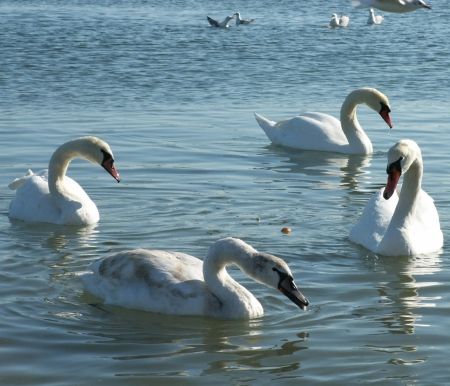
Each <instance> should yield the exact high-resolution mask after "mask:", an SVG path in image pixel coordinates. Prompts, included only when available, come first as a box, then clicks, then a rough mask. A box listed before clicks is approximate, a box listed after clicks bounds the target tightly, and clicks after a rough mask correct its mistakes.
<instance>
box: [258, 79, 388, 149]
mask: <svg viewBox="0 0 450 386" xmlns="http://www.w3.org/2000/svg"><path fill="white" fill-rule="evenodd" d="M362 103H364V104H366V105H367V106H369V107H370V108H371V109H373V110H375V111H377V112H378V113H379V114H380V115H381V117H382V118H383V119H384V120H385V122H386V123H387V124H388V125H389V127H390V128H392V123H391V118H390V116H389V113H390V112H391V109H390V107H389V100H388V98H387V97H386V96H385V95H384V94H383V93H381V92H380V91H378V90H376V89H374V88H360V89H357V90H354V91H352V92H351V93H350V94H348V95H347V97H346V98H345V100H344V103H343V104H342V107H341V116H340V118H341V120H340V121H339V120H337V119H336V118H334V117H333V116H331V115H328V114H323V113H304V114H302V115H299V116H296V117H294V118H291V119H286V120H284V121H280V122H273V121H271V120H269V119H267V118H265V117H263V116H261V115H259V114H257V113H255V118H256V120H257V122H258V124H259V126H261V128H262V129H263V130H264V132H265V133H266V135H267V136H268V137H269V139H270V140H271V141H272V142H273V143H274V144H275V145H281V146H286V147H291V148H295V149H303V150H320V151H332V152H338V153H344V154H370V153H372V152H373V148H372V143H371V142H370V139H369V137H368V136H367V135H366V133H365V132H364V130H363V128H362V127H361V126H360V124H359V122H358V118H357V117H356V109H357V107H358V105H359V104H362Z"/></svg>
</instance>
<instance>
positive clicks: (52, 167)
mask: <svg viewBox="0 0 450 386" xmlns="http://www.w3.org/2000/svg"><path fill="white" fill-rule="evenodd" d="M76 157H80V158H84V159H87V160H88V161H91V162H93V163H97V164H99V165H101V166H102V167H103V168H105V170H106V171H107V172H108V173H109V174H111V176H113V177H114V179H115V180H116V181H117V182H119V181H120V176H119V173H118V172H117V170H116V168H115V167H114V158H113V154H112V151H111V148H110V147H109V145H108V144H107V143H106V142H104V141H102V140H101V139H100V138H96V137H82V138H78V139H75V140H73V141H69V142H66V143H64V144H63V145H61V146H60V147H58V148H57V149H56V151H55V152H54V153H53V155H52V157H51V159H50V162H49V165H48V171H47V170H44V171H41V172H39V173H37V174H34V173H33V172H32V171H31V170H29V171H28V174H27V175H25V176H24V177H20V178H16V179H15V180H14V181H13V182H11V183H10V184H9V187H10V188H11V189H12V190H17V191H16V195H15V197H14V198H13V200H12V201H11V204H10V206H9V216H10V217H11V218H15V219H19V220H23V221H27V222H45V223H51V224H64V225H89V224H94V223H96V222H98V220H99V218H100V216H99V213H98V209H97V206H96V205H95V204H94V202H93V201H92V200H91V199H90V198H89V196H88V195H87V194H86V192H85V191H84V190H83V188H82V187H81V186H80V185H79V184H78V183H77V182H76V181H74V180H73V179H71V178H70V177H67V176H66V171H67V168H68V166H69V163H70V162H71V161H72V159H74V158H76Z"/></svg>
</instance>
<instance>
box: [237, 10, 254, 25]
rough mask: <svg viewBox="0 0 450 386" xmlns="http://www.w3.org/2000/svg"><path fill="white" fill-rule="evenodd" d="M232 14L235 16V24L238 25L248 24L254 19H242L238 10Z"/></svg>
mask: <svg viewBox="0 0 450 386" xmlns="http://www.w3.org/2000/svg"><path fill="white" fill-rule="evenodd" d="M234 16H235V17H236V25H237V26H239V25H241V24H244V25H248V24H250V23H253V22H254V21H255V19H243V18H242V17H241V14H240V13H239V12H236V13H235V14H234Z"/></svg>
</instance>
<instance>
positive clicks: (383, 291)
mask: <svg viewBox="0 0 450 386" xmlns="http://www.w3.org/2000/svg"><path fill="white" fill-rule="evenodd" d="M441 263H442V262H441V258H440V253H433V254H428V255H419V256H403V257H384V256H383V257H381V256H376V255H372V256H371V257H370V260H369V264H371V266H372V267H371V268H372V269H373V270H374V273H375V274H381V276H380V275H376V277H379V278H380V280H379V281H378V283H375V284H374V285H375V286H376V288H377V291H378V294H379V297H380V300H379V303H380V307H378V308H377V310H376V313H377V314H378V315H379V316H376V320H378V321H380V322H381V323H382V324H383V325H384V326H385V327H386V329H387V331H388V332H389V333H397V334H398V333H401V334H413V333H414V332H415V328H416V326H417V325H418V323H420V320H421V309H422V308H432V307H435V306H436V302H437V301H439V299H440V298H437V297H427V296H424V295H421V294H420V290H421V289H425V288H427V287H432V286H435V285H438V284H439V283H438V282H437V281H435V280H433V276H432V275H435V274H436V273H438V272H439V271H441V269H442V267H441ZM425 277H426V279H428V280H423V279H425ZM380 314H381V315H380Z"/></svg>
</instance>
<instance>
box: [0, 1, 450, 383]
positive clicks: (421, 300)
mask: <svg viewBox="0 0 450 386" xmlns="http://www.w3.org/2000/svg"><path fill="white" fill-rule="evenodd" d="M316 3H317V4H311V2H308V1H296V2H292V1H284V0H283V1H279V2H266V1H256V0H250V1H246V2H244V1H230V2H226V3H219V4H218V3H217V2H214V1H209V0H201V1H167V2H156V1H143V0H142V1H114V0H111V1H106V0H104V1H96V2H90V1H56V0H55V1H20V2H19V1H0V20H1V23H0V37H1V39H0V53H1V54H0V112H1V114H0V135H1V136H0V150H1V151H0V182H1V183H0V192H1V195H0V213H1V216H0V250H1V251H2V252H1V254H0V383H1V384H2V385H94V384H95V385H199V384H202V385H211V383H212V382H215V383H217V384H224V385H225V384H227V385H228V384H233V385H273V384H277V385H298V384H305V385H315V384H330V385H331V384H333V385H351V384H375V385H413V384H417V385H443V384H446V383H447V382H448V378H449V377H450V372H449V370H448V352H449V350H450V341H449V339H448V331H449V328H450V322H449V320H450V310H449V306H450V304H449V294H450V285H449V282H450V264H449V258H450V254H449V252H448V250H447V245H445V246H444V249H443V251H442V252H441V253H437V254H435V255H432V256H423V257H416V258H384V257H379V256H376V255H374V254H372V253H370V252H368V251H366V250H364V249H362V248H360V247H358V246H356V245H354V244H352V243H351V242H350V241H349V240H348V238H347V235H348V232H349V229H350V227H351V225H352V223H354V222H355V221H356V220H357V219H358V216H359V215H360V213H361V211H362V209H363V207H364V205H365V203H366V202H367V200H368V198H369V197H370V195H371V194H372V192H374V191H375V190H376V189H378V188H379V187H380V186H382V185H383V184H384V183H385V180H386V174H385V166H386V150H387V149H388V148H389V147H390V146H391V145H392V144H393V143H394V142H395V141H396V140H398V139H401V138H412V139H415V140H416V141H417V142H418V143H419V145H420V146H421V148H422V153H423V157H424V163H425V175H424V181H423V185H424V189H425V190H426V191H427V192H428V193H429V194H430V195H431V196H432V197H433V198H434V199H435V202H436V206H437V208H438V210H439V213H440V217H441V226H442V229H443V232H444V238H445V240H446V244H447V241H448V240H449V237H450V233H449V230H448V229H449V223H450V215H449V208H450V200H449V199H448V192H449V191H450V180H449V178H448V175H449V172H448V170H449V168H448V165H449V155H448V154H449V152H448V143H450V131H449V125H450V109H449V108H450V106H449V102H448V101H449V99H450V98H449V97H450V91H449V90H450V84H449V83H450V46H449V45H448V35H449V32H450V31H449V27H448V23H447V20H448V18H449V17H450V10H449V7H448V5H449V4H448V2H446V1H439V2H437V1H435V2H433V4H432V5H433V10H432V11H426V10H420V11H417V12H414V13H410V14H405V15H395V14H386V15H385V21H384V23H383V24H382V25H380V26H373V27H369V26H367V25H366V20H367V16H368V12H366V11H362V10H354V9H352V8H351V5H350V1H343V0H342V1H336V2H334V3H333V4H330V3H331V2H316ZM236 10H239V11H240V12H241V14H242V15H243V16H244V17H254V18H256V19H257V20H256V22H255V23H254V25H251V26H248V27H243V26H241V27H235V26H233V27H232V28H230V29H228V30H216V29H212V28H209V26H208V25H207V22H206V15H210V16H212V17H216V18H219V19H220V18H223V17H225V15H227V14H230V13H233V12H235V11H236ZM334 12H338V13H339V12H344V13H346V14H348V15H350V23H351V24H350V27H349V28H348V29H345V30H331V29H328V28H327V24H328V21H329V18H330V17H331V14H332V13H334ZM362 86H370V87H376V88H378V89H379V90H381V91H382V92H384V93H385V94H386V95H388V97H389V98H390V102H391V107H392V119H393V123H394V129H393V130H392V131H391V132H389V131H388V129H387V128H386V126H385V124H384V122H383V121H382V120H381V119H380V117H379V116H378V115H377V114H375V113H373V112H372V111H369V110H368V109H367V108H364V107H362V108H360V110H359V117H360V121H361V123H362V125H363V127H365V129H366V131H367V133H368V135H369V136H370V138H371V139H372V142H373V145H374V149H375V153H374V154H373V155H372V156H368V157H359V156H356V157H355V156H351V157H347V156H342V155H335V154H321V153H314V152H300V151H288V150H283V149H280V148H276V147H272V146H269V142H268V140H267V138H266V137H265V135H264V133H263V132H262V130H261V129H260V128H259V127H258V125H257V124H256V122H255V120H254V118H253V112H254V111H257V112H260V113H263V114H265V115H267V116H269V117H271V118H273V119H281V118H286V117H290V116H293V115H294V114H296V113H299V112H302V111H307V110H315V111H322V112H327V113H331V114H333V115H336V116H337V115H338V114H339V109H340V106H341V103H342V101H343V99H344V97H345V96H346V95H347V94H348V92H349V91H351V90H353V89H355V88H358V87H362ZM87 134H92V135H97V136H100V137H101V138H103V139H105V140H106V141H108V143H109V144H110V145H111V147H112V148H113V151H114V153H115V157H116V163H117V167H118V169H119V171H120V172H121V176H122V178H123V180H122V182H121V183H120V184H116V183H115V182H114V181H113V180H112V179H111V178H110V177H109V176H108V175H107V174H106V173H104V171H103V170H101V169H100V168H98V167H95V166H93V165H91V164H89V163H87V162H84V161H75V162H73V163H72V165H71V167H70V170H69V174H70V175H71V176H72V177H73V178H75V179H76V180H77V181H78V182H79V183H80V184H81V185H82V186H83V187H84V188H85V190H86V191H87V192H88V193H89V195H90V196H91V198H92V199H93V200H94V201H95V202H96V203H97V206H98V207H99V210H100V214H101V221H100V223H99V224H98V225H97V226H96V227H93V228H91V229H70V228H69V229H66V228H61V227H55V226H51V225H46V226H42V225H40V226H36V225H25V224H22V223H20V222H10V220H9V219H8V216H7V214H8V205H9V201H10V200H11V198H12V197H13V192H12V191H10V190H9V189H8V188H7V185H8V183H9V182H10V181H11V180H12V179H14V178H15V177H18V176H21V175H23V174H24V173H25V172H26V170H27V169H28V168H32V169H33V170H40V169H43V168H45V167H46V166H47V163H48V160H49V157H50V155H51V153H52V152H53V151H54V149H55V148H56V147H57V146H58V145H59V144H61V143H63V142H65V141H66V140H69V139H72V138H74V137H78V136H81V135H87ZM284 226H289V227H290V228H292V233H291V235H288V236H287V235H284V234H282V233H281V232H280V229H281V228H282V227H284ZM224 236H236V237H240V238H242V239H244V240H245V241H247V242H249V243H250V244H252V245H253V246H254V247H256V248H258V249H260V250H261V251H267V252H271V253H273V254H276V255H279V256H282V257H283V258H284V259H285V260H286V261H287V262H288V263H289V265H290V266H291V268H292V270H293V271H294V274H295V276H296V281H297V284H298V285H299V287H301V289H302V290H303V292H304V293H305V294H306V295H307V296H308V298H309V299H310V301H311V307H310V308H309V310H308V311H307V312H301V311H299V310H298V309H297V308H295V306H294V305H293V304H291V303H289V301H288V300H285V299H284V298H282V297H280V296H279V294H278V293H276V292H274V291H272V290H270V289H268V288H265V287H262V286H261V285H259V284H257V283H254V282H253V281H251V280H250V279H248V278H246V277H244V276H243V275H242V274H241V273H240V272H239V271H236V270H233V276H235V277H236V278H237V279H238V280H239V281H241V282H242V283H244V284H245V285H246V286H247V287H248V288H249V289H250V290H251V291H252V292H254V293H255V295H256V296H257V297H258V298H259V299H260V301H261V303H262V304H263V306H264V308H265V315H264V317H262V318H260V319H257V320H252V321H240V322H230V321H220V320H210V319H204V318H182V317H167V316H163V315H157V314H151V313H144V312H134V311H129V310H124V309H119V308H111V307H96V306H93V305H91V304H90V303H91V302H90V298H89V297H88V296H87V295H86V294H85V293H84V292H83V289H82V286H81V283H80V281H79V279H78V277H77V274H78V273H80V272H83V271H84V270H86V268H87V267H88V265H89V264H90V263H91V262H92V261H93V260H95V259H97V258H100V257H102V256H105V255H107V254H108V253H109V252H112V251H120V250H124V249H131V248H134V247H148V248H159V249H172V250H179V251H183V252H187V253H191V254H194V255H197V256H199V257H203V256H204V255H205V253H206V249H207V248H208V246H209V245H210V244H211V243H212V242H213V241H214V240H216V239H218V238H220V237H224Z"/></svg>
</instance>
